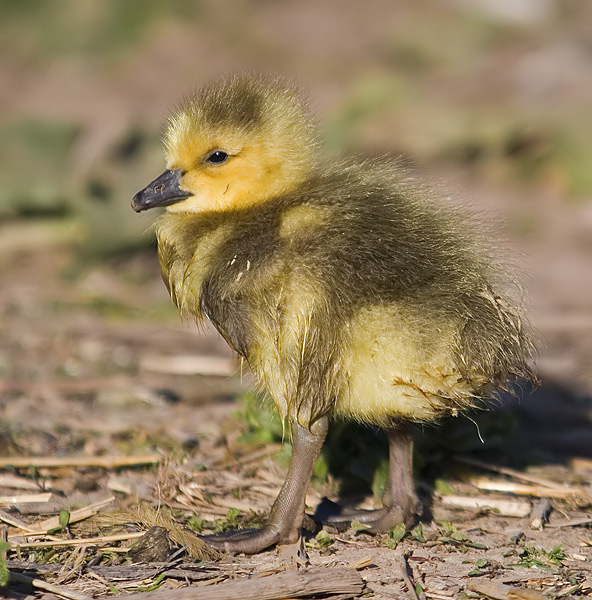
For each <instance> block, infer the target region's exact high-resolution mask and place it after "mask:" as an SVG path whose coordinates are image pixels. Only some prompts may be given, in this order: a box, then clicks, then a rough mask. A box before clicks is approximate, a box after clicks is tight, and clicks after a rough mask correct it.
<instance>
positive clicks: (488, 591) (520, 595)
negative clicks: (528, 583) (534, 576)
mask: <svg viewBox="0 0 592 600" xmlns="http://www.w3.org/2000/svg"><path fill="white" fill-rule="evenodd" d="M467 589H468V590H471V591H472V592H476V593H477V594H482V595H483V596H487V597H489V598H494V600H548V598H547V597H546V596H543V594H540V593H539V592H535V591H534V590H528V589H525V588H517V587H513V586H511V585H505V584H503V583H496V582H495V581H470V582H469V583H467Z"/></svg>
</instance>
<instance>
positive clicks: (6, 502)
mask: <svg viewBox="0 0 592 600" xmlns="http://www.w3.org/2000/svg"><path fill="white" fill-rule="evenodd" d="M50 498H51V492H47V493H43V494H20V495H18V496H0V505H2V506H11V505H13V504H36V503H38V502H39V503H41V502H49V500H50Z"/></svg>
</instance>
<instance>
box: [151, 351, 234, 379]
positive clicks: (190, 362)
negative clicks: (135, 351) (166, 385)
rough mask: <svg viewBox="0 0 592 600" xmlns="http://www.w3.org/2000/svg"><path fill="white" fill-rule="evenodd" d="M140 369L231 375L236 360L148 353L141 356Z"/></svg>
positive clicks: (187, 373) (183, 373)
mask: <svg viewBox="0 0 592 600" xmlns="http://www.w3.org/2000/svg"><path fill="white" fill-rule="evenodd" d="M140 370H141V371H152V372H154V373H167V374H171V375H209V376H211V377H212V376H213V377H229V376H230V375H234V373H236V361H235V360H234V359H229V358H220V357H218V356H207V355H205V356H204V355H197V354H177V355H175V356H165V355H162V354H158V355H157V354H147V355H145V356H142V357H141V358H140Z"/></svg>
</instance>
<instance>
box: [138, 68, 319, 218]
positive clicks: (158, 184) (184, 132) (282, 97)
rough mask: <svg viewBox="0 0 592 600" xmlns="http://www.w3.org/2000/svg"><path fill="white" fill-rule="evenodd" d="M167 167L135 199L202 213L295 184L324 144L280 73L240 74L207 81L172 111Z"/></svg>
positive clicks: (147, 204) (277, 192)
mask: <svg viewBox="0 0 592 600" xmlns="http://www.w3.org/2000/svg"><path fill="white" fill-rule="evenodd" d="M165 145H166V158H167V163H166V168H167V170H166V171H165V172H164V173H163V174H162V175H161V176H160V177H158V178H157V179H155V180H154V181H152V182H151V183H150V184H149V185H148V186H147V187H146V188H144V189H143V190H142V191H141V192H138V194H136V195H135V196H134V198H133V200H132V208H133V209H134V210H135V211H137V212H140V211H143V210H147V209H149V208H153V207H157V206H166V208H167V210H168V211H169V212H176V213H198V212H203V211H224V210H235V209H240V208H245V207H248V206H251V205H254V204H257V203H260V202H265V201H266V200H268V199H270V198H273V197H275V196H278V195H281V194H283V193H286V192H289V191H291V190H294V189H295V188H297V187H298V185H299V184H300V183H302V181H303V180H305V179H306V177H307V176H308V175H309V174H310V171H311V169H312V168H313V165H314V163H315V162H316V155H317V152H318V144H317V141H316V137H315V131H314V126H313V123H312V119H311V118H310V116H309V114H308V112H307V110H306V108H305V106H304V104H303V102H302V100H301V99H300V98H299V95H298V94H297V92H296V91H295V89H294V88H293V87H292V86H291V85H290V84H289V83H287V82H285V81H282V80H269V79H266V78H264V77H258V76H247V75H235V76H232V77H229V78H226V79H223V80H221V81H218V82H216V83H214V84H212V85H209V86H206V87H204V88H203V89H201V90H200V91H198V92H197V93H196V94H195V95H193V96H192V97H191V98H189V99H188V100H187V101H186V102H184V103H183V105H182V106H181V107H180V108H179V109H178V110H177V111H176V112H175V114H174V115H173V116H172V117H171V118H170V119H169V125H168V129H167V131H166V134H165Z"/></svg>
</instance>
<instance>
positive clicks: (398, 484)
mask: <svg viewBox="0 0 592 600" xmlns="http://www.w3.org/2000/svg"><path fill="white" fill-rule="evenodd" d="M386 434H387V438H388V443H389V473H388V478H387V481H386V486H385V488H384V494H383V496H382V505H383V508H380V509H378V510H368V511H355V512H347V513H346V512H344V513H342V514H341V515H339V516H336V517H331V518H330V519H329V523H343V522H349V521H353V520H357V521H360V522H361V523H364V524H365V525H368V526H369V530H370V531H371V532H375V533H378V532H381V531H388V530H390V529H392V528H393V527H395V526H396V525H399V524H400V523H404V524H405V526H406V527H411V525H413V522H414V521H415V516H416V511H417V509H418V506H419V501H418V498H417V494H416V493H415V484H414V483H413V425H412V424H411V423H401V424H400V425H398V426H397V427H391V428H389V429H387V430H386Z"/></svg>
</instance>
